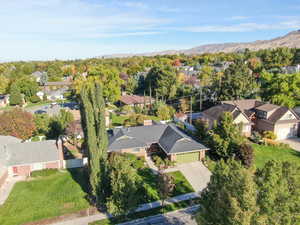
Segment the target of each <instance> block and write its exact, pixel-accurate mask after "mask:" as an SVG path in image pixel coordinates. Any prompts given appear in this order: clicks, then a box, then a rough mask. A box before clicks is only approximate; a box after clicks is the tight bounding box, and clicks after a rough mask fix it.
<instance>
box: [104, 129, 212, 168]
mask: <svg viewBox="0 0 300 225" xmlns="http://www.w3.org/2000/svg"><path fill="white" fill-rule="evenodd" d="M153 144H156V145H158V146H159V148H160V150H161V151H163V152H164V153H165V154H166V155H167V156H168V158H169V159H170V160H171V161H176V162H178V163H184V162H190V161H198V160H202V159H204V157H205V152H206V151H207V150H208V148H207V147H205V146H204V145H202V144H200V143H199V142H197V141H196V140H194V139H193V138H192V137H190V136H188V135H187V134H185V133H184V132H183V131H181V130H180V129H179V128H177V127H176V126H175V125H174V124H169V125H165V124H159V125H149V126H139V127H128V128H119V129H114V130H113V132H112V134H111V135H110V138H109V146H108V152H120V153H131V154H135V155H137V156H139V157H145V156H146V155H147V150H149V149H150V147H151V146H152V145H153Z"/></svg>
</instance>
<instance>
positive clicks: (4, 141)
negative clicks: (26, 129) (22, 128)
mask: <svg viewBox="0 0 300 225" xmlns="http://www.w3.org/2000/svg"><path fill="white" fill-rule="evenodd" d="M21 141H22V140H21V139H18V138H16V137H13V136H3V135H0V147H1V146H2V145H8V144H16V143H21Z"/></svg>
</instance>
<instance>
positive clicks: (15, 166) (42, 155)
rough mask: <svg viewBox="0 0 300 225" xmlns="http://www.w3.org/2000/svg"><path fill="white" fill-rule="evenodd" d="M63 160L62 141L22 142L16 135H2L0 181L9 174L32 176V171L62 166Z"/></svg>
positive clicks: (0, 138)
mask: <svg viewBox="0 0 300 225" xmlns="http://www.w3.org/2000/svg"><path fill="white" fill-rule="evenodd" d="M63 160H64V157H63V151H62V144H61V142H60V141H55V140H47V141H40V142H24V143H22V142H21V140H19V139H17V138H14V137H10V136H0V168H2V169H0V181H1V182H2V183H3V182H4V181H5V179H6V177H7V176H16V175H19V176H30V174H31V172H32V171H36V170H43V169H59V168H62V167H63ZM1 171H2V172H1ZM1 174H2V175H1ZM0 185H1V183H0Z"/></svg>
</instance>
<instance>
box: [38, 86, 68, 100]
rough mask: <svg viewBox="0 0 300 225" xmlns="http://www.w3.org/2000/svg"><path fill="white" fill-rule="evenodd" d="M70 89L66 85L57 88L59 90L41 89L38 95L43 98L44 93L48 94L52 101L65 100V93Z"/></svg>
mask: <svg viewBox="0 0 300 225" xmlns="http://www.w3.org/2000/svg"><path fill="white" fill-rule="evenodd" d="M67 90H68V88H66V87H64V88H60V89H57V90H53V91H51V90H46V91H45V92H43V91H39V92H38V93H37V96H38V97H39V98H40V99H41V100H43V96H44V93H45V94H46V96H47V99H48V100H50V101H56V100H64V99H65V97H64V93H66V91H67Z"/></svg>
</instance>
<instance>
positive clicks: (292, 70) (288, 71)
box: [281, 64, 300, 74]
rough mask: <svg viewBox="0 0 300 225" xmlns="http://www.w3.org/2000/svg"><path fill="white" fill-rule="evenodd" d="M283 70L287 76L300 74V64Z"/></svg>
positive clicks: (285, 67)
mask: <svg viewBox="0 0 300 225" xmlns="http://www.w3.org/2000/svg"><path fill="white" fill-rule="evenodd" d="M281 69H282V72H283V73H286V74H293V73H300V64H299V65H296V66H284V67H282V68H281Z"/></svg>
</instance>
